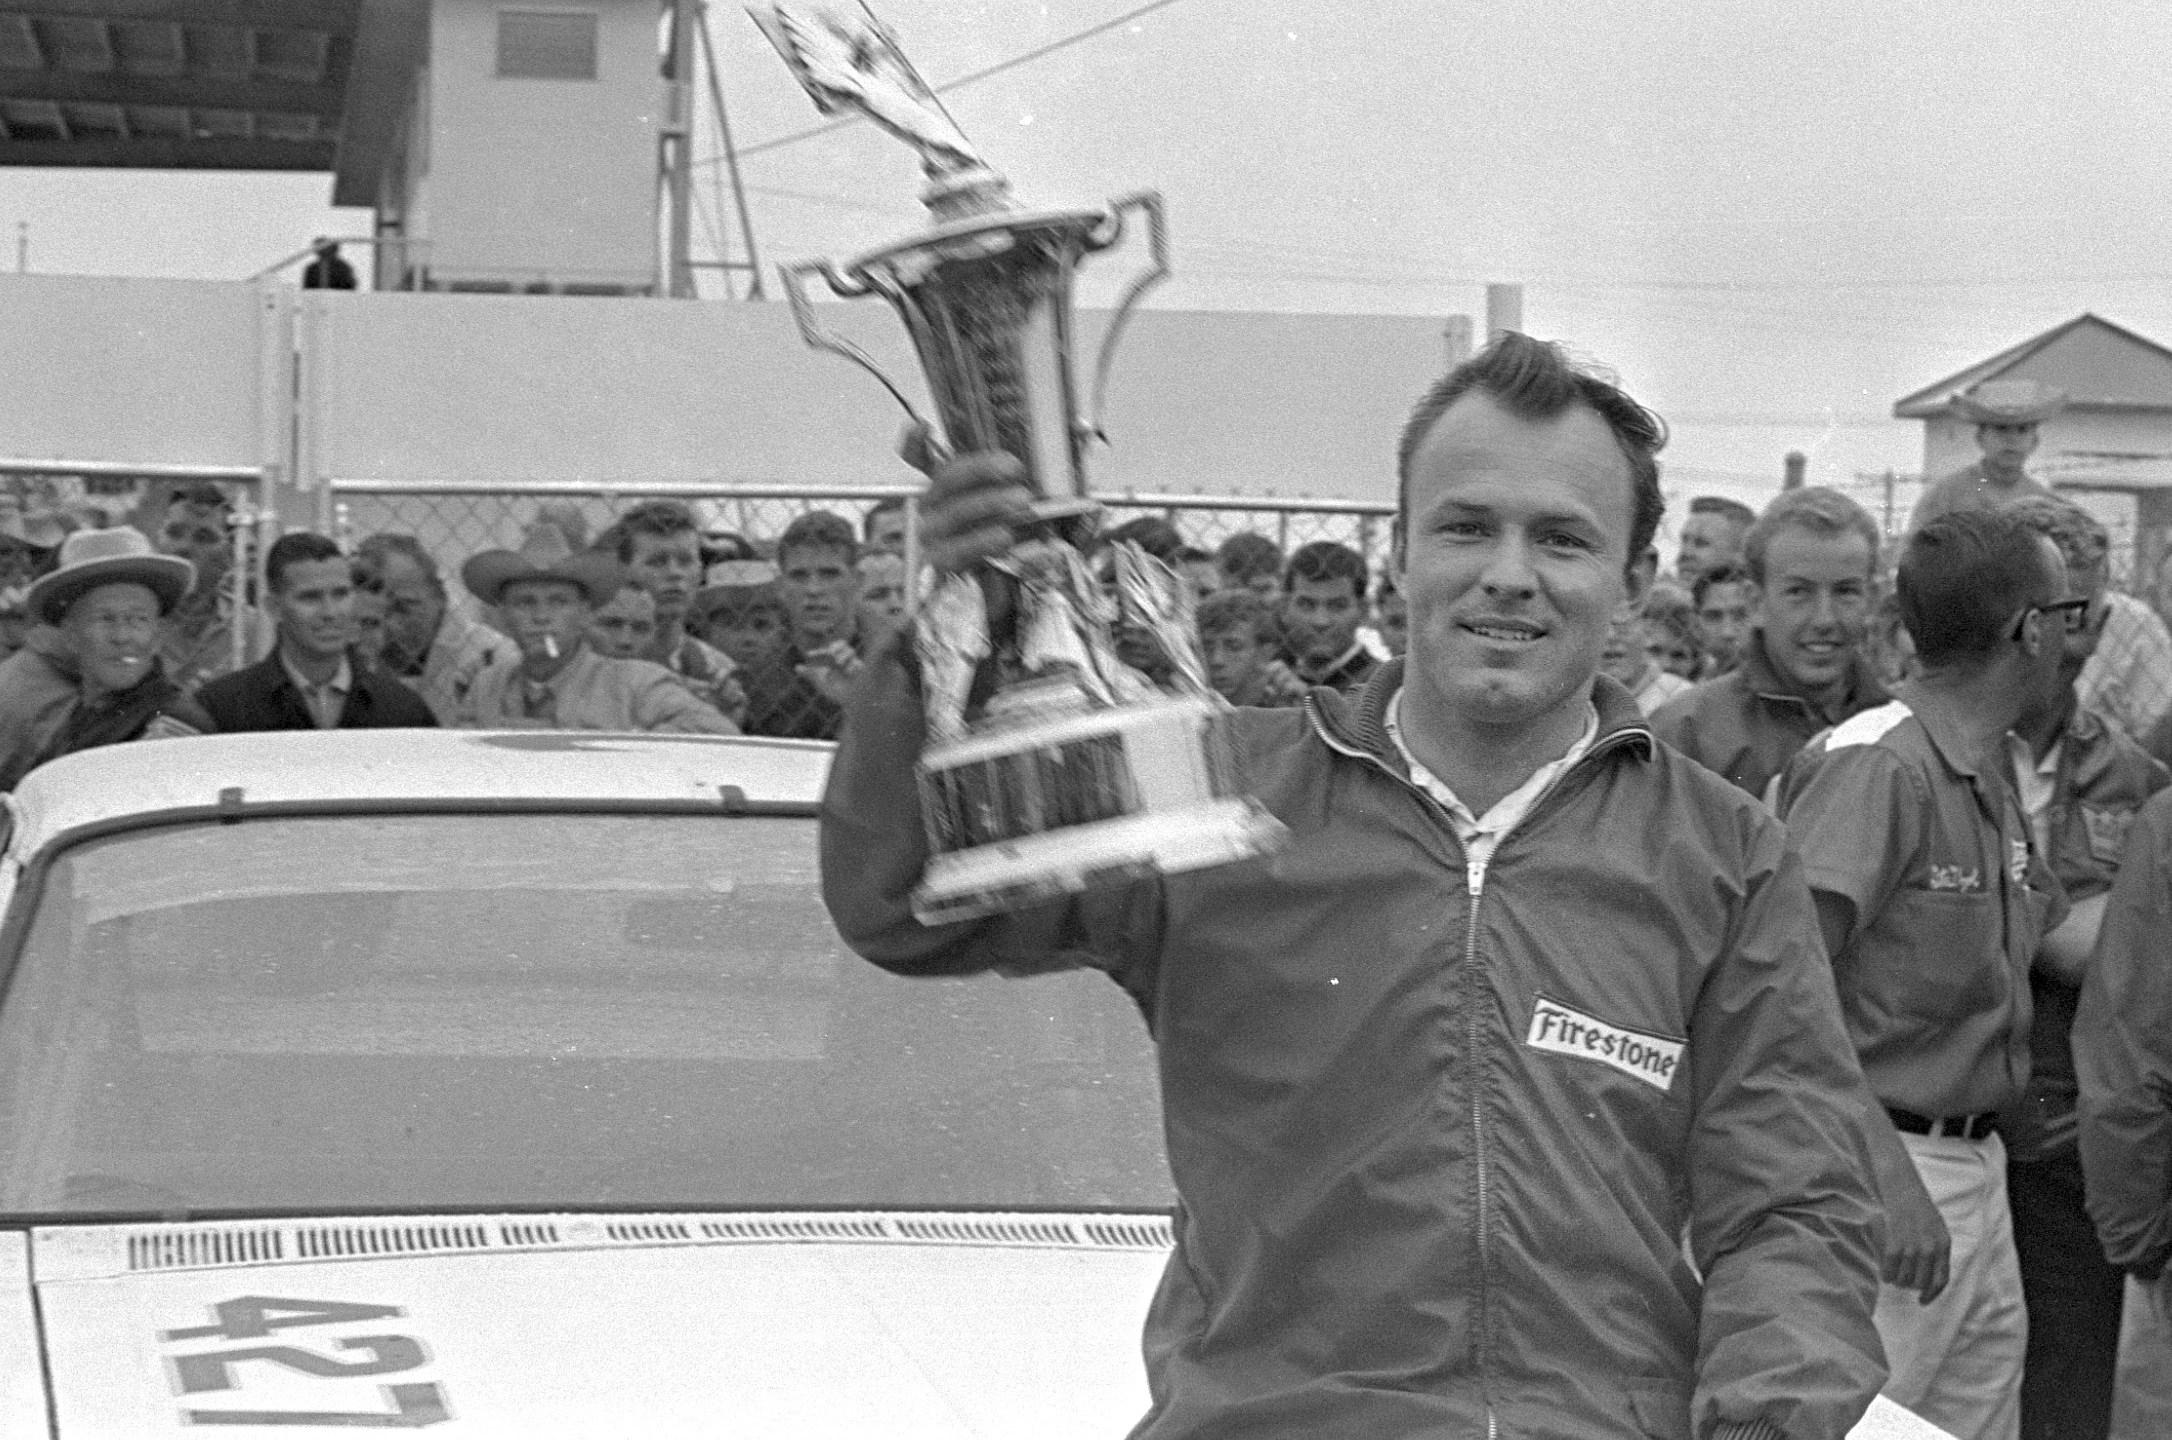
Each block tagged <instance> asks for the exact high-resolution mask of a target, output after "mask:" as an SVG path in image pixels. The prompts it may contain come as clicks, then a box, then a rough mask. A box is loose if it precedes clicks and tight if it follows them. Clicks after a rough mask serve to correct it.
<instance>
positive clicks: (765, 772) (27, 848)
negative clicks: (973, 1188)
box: [9, 730, 835, 855]
mask: <svg viewBox="0 0 2172 1440" xmlns="http://www.w3.org/2000/svg"><path fill="white" fill-rule="evenodd" d="M834 749H835V747H834V746H832V745H829V744H826V743H823V742H820V741H810V740H757V739H730V738H725V737H721V736H712V735H611V734H601V733H590V732H575V731H550V730H516V731H482V730H333V731H319V730H292V731H270V732H266V733H261V734H236V735H203V736H192V737H187V738H183V739H175V740H145V741H139V742H137V743H135V744H130V745H108V746H104V747H102V748H99V749H95V750H85V751H81V752H79V753H77V754H74V755H65V756H62V757H61V758H60V759H58V760H55V761H52V762H51V763H49V764H46V765H41V766H39V767H38V768H37V769H36V770H34V771H32V772H31V773H30V774H29V775H28V776H26V777H25V778H24V780H23V782H22V784H21V785H19V786H17V787H16V789H15V792H14V794H13V795H12V796H11V797H10V800H9V808H10V809H11V810H12V811H13V813H14V819H15V825H16V831H15V835H14V838H13V839H12V841H11V842H10V848H11V849H12V850H14V851H15V853H17V854H18V855H31V854H35V853H37V851H38V850H40V849H41V848H43V847H44V846H45V845H46V844H47V843H49V842H50V841H52V840H53V839H55V838H56V837H58V836H61V835H64V834H67V833H68V832H70V831H75V830H79V829H81V828H82V827H83V826H86V825H102V824H106V823H110V822H114V821H125V820H127V819H129V818H130V817H132V816H139V815H140V816H146V817H148V816H153V815H172V814H175V813H176V812H189V811H197V812H203V813H206V814H216V813H218V812H220V811H221V810H222V809H225V810H230V811H232V812H233V813H234V814H236V815H240V814H243V813H246V812H247V811H248V810H249V809H252V808H255V807H260V806H273V807H308V806H312V805H331V806H339V807H346V808H355V807H360V808H365V809H367V808H369V807H371V806H374V805H383V806H385V807H386V808H395V807H402V806H406V807H412V806H414V805H416V804H420V803H428V804H430V805H433V806H440V807H442V808H444V809H448V810H456V809H460V808H462V807H464V806H475V807H484V808H487V807H489V806H492V805H524V806H537V805H548V804H555V803H564V804H566V805H567V806H569V807H587V806H596V805H608V804H615V803H620V802H623V803H625V804H628V805H630V806H632V807H635V808H639V807H642V806H647V805H654V806H657V807H659V808H676V807H680V806H689V805H704V806H705V805H715V806H717V807H718V808H719V812H720V813H721V812H722V811H723V810H724V809H725V808H726V807H727V806H728V805H737V804H740V803H746V804H751V805H755V806H767V805H777V804H783V805H790V806H801V805H804V806H807V807H809V808H810V810H811V808H812V806H813V805H814V804H815V802H816V801H818V800H819V799H820V798H821V794H822V783H823V778H824V776H825V775H826V774H827V773H828V770H829V759H830V754H831V752H832V751H833V750H834ZM727 789H728V790H729V791H731V792H732V793H731V794H727V793H726V791H727Z"/></svg>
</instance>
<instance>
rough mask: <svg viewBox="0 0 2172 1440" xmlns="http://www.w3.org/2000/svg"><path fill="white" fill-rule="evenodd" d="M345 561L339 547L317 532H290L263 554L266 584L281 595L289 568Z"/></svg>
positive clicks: (274, 542)
mask: <svg viewBox="0 0 2172 1440" xmlns="http://www.w3.org/2000/svg"><path fill="white" fill-rule="evenodd" d="M345 558H346V557H345V556H344V555H343V554H342V553H341V551H340V548H339V546H338V545H336V544H334V543H333V542H332V541H331V540H329V539H327V538H326V537H324V536H322V535H319V534H317V533H316V532H315V531H311V530H289V531H288V532H287V533H286V534H284V535H282V536H280V537H279V538H278V539H277V540H274V541H272V543H271V549H269V550H267V551H265V552H264V583H265V584H266V585H268V586H270V587H271V588H272V590H273V592H274V593H278V592H280V591H283V590H285V589H286V579H287V568H288V567H289V566H292V565H307V564H310V563H312V562H314V561H318V560H341V559H345Z"/></svg>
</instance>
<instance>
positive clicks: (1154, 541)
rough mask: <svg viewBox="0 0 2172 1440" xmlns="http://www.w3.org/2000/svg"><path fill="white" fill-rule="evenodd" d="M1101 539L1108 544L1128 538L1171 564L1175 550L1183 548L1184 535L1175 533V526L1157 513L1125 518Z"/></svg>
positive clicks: (1173, 562) (1174, 561)
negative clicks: (1131, 518) (1129, 518)
mask: <svg viewBox="0 0 2172 1440" xmlns="http://www.w3.org/2000/svg"><path fill="white" fill-rule="evenodd" d="M1101 539H1102V541H1103V542H1104V543H1105V544H1110V545H1114V544H1116V543H1117V542H1119V541H1123V540H1129V541H1130V542H1131V543H1132V544H1134V545H1136V546H1138V547H1139V548H1140V549H1141V550H1144V551H1145V552H1146V553H1147V554H1149V555H1151V556H1153V557H1154V558H1155V559H1156V560H1161V561H1164V562H1166V563H1168V564H1171V565H1173V564H1175V563H1176V556H1177V552H1178V551H1179V550H1182V549H1183V548H1184V537H1183V536H1182V535H1180V534H1178V533H1177V528H1176V526H1174V525H1171V524H1170V523H1169V522H1168V521H1167V520H1164V519H1163V518H1162V517H1161V516H1159V515H1141V516H1139V517H1138V518H1136V519H1133V520H1126V521H1125V522H1124V523H1123V524H1121V525H1119V526H1117V527H1116V528H1115V529H1113V530H1111V531H1109V532H1108V533H1107V534H1105V535H1103V536H1102V537H1101Z"/></svg>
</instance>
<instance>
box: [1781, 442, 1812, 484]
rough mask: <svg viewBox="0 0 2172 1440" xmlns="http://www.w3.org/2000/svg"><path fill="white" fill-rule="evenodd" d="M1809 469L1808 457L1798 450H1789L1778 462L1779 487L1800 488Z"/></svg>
mask: <svg viewBox="0 0 2172 1440" xmlns="http://www.w3.org/2000/svg"><path fill="white" fill-rule="evenodd" d="M1809 469H1810V457H1809V456H1807V455H1805V454H1803V453H1802V451H1800V450H1790V451H1788V452H1787V457H1786V458H1785V459H1783V460H1782V461H1781V462H1780V488H1781V489H1782V490H1800V489H1802V487H1803V481H1804V479H1805V478H1806V476H1807V475H1808V472H1809Z"/></svg>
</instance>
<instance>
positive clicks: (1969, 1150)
mask: <svg viewBox="0 0 2172 1440" xmlns="http://www.w3.org/2000/svg"><path fill="white" fill-rule="evenodd" d="M1900 1138H1901V1143H1902V1144H1903V1145H1905V1146H1906V1147H1907V1148H1908V1158H1909V1159H1911V1160H1913V1161H1915V1165H1916V1174H1917V1175H1919V1176H1921V1177H1922V1179H1923V1188H1924V1189H1926V1190H1928V1191H1930V1193H1931V1201H1932V1203H1933V1204H1935V1205H1937V1206H1938V1213H1939V1215H1940V1216H1941V1217H1942V1218H1943V1219H1944V1220H1945V1222H1946V1230H1947V1232H1948V1234H1949V1235H1951V1237H1952V1240H1953V1269H1952V1275H1951V1278H1950V1279H1948V1281H1947V1282H1946V1288H1945V1289H1944V1290H1942V1291H1940V1292H1939V1295H1938V1298H1937V1299H1935V1300H1933V1301H1932V1302H1931V1303H1930V1304H1928V1305H1926V1304H1924V1303H1923V1302H1922V1301H1921V1300H1920V1299H1919V1298H1918V1297H1917V1294H1916V1292H1915V1291H1913V1290H1899V1289H1895V1288H1894V1287H1893V1286H1891V1285H1886V1286H1883V1287H1881V1288H1880V1289H1879V1291H1878V1313H1877V1316H1876V1321H1877V1326H1878V1338H1879V1339H1880V1340H1882V1341H1883V1342H1884V1343H1885V1358H1886V1363H1887V1365H1888V1366H1890V1367H1891V1370H1892V1374H1891V1376H1890V1378H1888V1379H1887V1381H1886V1385H1885V1394H1886V1397H1887V1398H1888V1399H1890V1400H1892V1401H1893V1402H1894V1403H1895V1404H1897V1405H1904V1406H1906V1407H1907V1408H1908V1409H1910V1410H1913V1411H1915V1412H1916V1413H1917V1414H1918V1415H1921V1416H1922V1417H1923V1418H1924V1419H1926V1420H1928V1421H1930V1422H1931V1423H1932V1424H1933V1425H1937V1426H1941V1427H1943V1428H1944V1429H1946V1430H1949V1431H1951V1432H1952V1433H1953V1434H1954V1435H1956V1436H1959V1437H1960V1440H2018V1437H2019V1436H2020V1434H2021V1360H2022V1355H2023V1353H2024V1352H2025V1351H2026V1350H2027V1348H2028V1341H2029V1318H2028V1310H2027V1308H2026V1307H2025V1306H2024V1305H2023V1303H2022V1299H2021V1260H2020V1256H2019V1255H2018V1254H2017V1252H2016V1251H2015V1249H2014V1221H2013V1213H2012V1212H2011V1211H2010V1210H2009V1209H2008V1208H2007V1205H2006V1147H2005V1146H2004V1145H2002V1144H2000V1143H1999V1139H1998V1137H1997V1136H1996V1135H1993V1136H1990V1137H1988V1138H1987V1139H1983V1140H1961V1139H1946V1138H1941V1139H1936V1140H1934V1139H1932V1138H1930V1137H1929V1136H1927V1135H1905V1134H1904V1135H1902V1136H1901V1137H1900Z"/></svg>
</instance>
